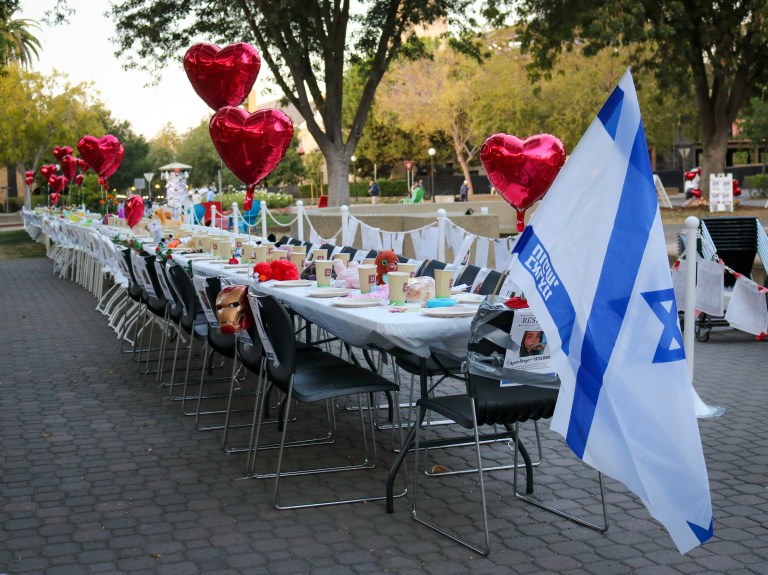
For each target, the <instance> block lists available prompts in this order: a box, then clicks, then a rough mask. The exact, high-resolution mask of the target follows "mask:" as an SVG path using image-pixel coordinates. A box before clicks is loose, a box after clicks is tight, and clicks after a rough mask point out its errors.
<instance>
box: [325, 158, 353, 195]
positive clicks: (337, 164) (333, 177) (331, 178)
mask: <svg viewBox="0 0 768 575" xmlns="http://www.w3.org/2000/svg"><path fill="white" fill-rule="evenodd" d="M323 156H324V157H325V162H326V166H327V168H328V206H334V207H338V206H347V205H349V158H350V156H349V155H348V154H347V153H346V152H345V150H344V147H342V146H340V147H338V148H337V147H336V146H328V147H327V148H326V149H324V150H323Z"/></svg>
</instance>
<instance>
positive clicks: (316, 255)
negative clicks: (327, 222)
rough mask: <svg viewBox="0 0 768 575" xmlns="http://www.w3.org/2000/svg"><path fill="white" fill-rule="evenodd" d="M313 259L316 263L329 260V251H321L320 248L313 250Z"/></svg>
mask: <svg viewBox="0 0 768 575" xmlns="http://www.w3.org/2000/svg"><path fill="white" fill-rule="evenodd" d="M312 259H313V260H315V261H319V260H327V259H328V250H324V249H323V250H321V249H320V248H317V249H314V250H312Z"/></svg>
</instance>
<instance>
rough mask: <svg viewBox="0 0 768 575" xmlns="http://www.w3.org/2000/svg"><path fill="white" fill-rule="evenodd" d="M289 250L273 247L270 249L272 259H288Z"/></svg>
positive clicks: (289, 256) (289, 255)
mask: <svg viewBox="0 0 768 575" xmlns="http://www.w3.org/2000/svg"><path fill="white" fill-rule="evenodd" d="M290 258H291V252H290V250H287V249H285V248H275V249H274V250H272V260H273V261H274V260H287V261H290Z"/></svg>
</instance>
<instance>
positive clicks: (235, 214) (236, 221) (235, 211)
mask: <svg viewBox="0 0 768 575" xmlns="http://www.w3.org/2000/svg"><path fill="white" fill-rule="evenodd" d="M232 227H233V228H234V230H235V233H236V234H239V233H240V209H239V208H238V207H237V202H232Z"/></svg>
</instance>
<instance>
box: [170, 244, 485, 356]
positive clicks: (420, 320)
mask: <svg viewBox="0 0 768 575" xmlns="http://www.w3.org/2000/svg"><path fill="white" fill-rule="evenodd" d="M212 257H213V256H211V258H204V259H203V260H200V259H195V256H193V257H192V271H193V273H195V274H199V275H205V276H218V277H222V278H228V279H232V280H235V281H238V283H246V282H247V283H249V284H250V285H252V286H253V287H254V289H255V290H256V291H258V292H259V293H263V294H268V295H272V296H274V297H275V298H276V299H278V300H279V301H280V302H281V303H283V304H285V305H287V306H288V307H290V308H291V309H292V310H293V311H295V312H296V313H298V314H299V315H301V316H302V317H304V318H306V319H307V320H308V321H310V322H311V323H313V324H315V325H317V326H319V327H321V328H323V329H324V330H326V331H327V332H329V333H331V334H333V335H334V336H336V337H338V338H340V339H342V340H343V341H345V342H347V343H349V344H350V345H353V346H355V347H361V348H365V347H376V348H379V349H384V350H386V349H392V348H395V347H399V348H401V349H404V350H406V351H409V352H411V353H414V354H416V355H418V356H419V357H422V358H427V357H429V356H430V353H431V352H433V351H439V352H441V353H447V354H448V355H451V356H454V357H456V358H461V357H464V356H465V355H466V348H467V338H468V335H469V327H470V323H471V321H472V317H471V316H468V317H451V318H442V317H439V318H438V317H430V316H427V315H424V314H423V313H421V311H420V307H419V306H418V304H406V305H399V306H394V307H393V306H390V305H389V304H387V303H385V304H384V305H381V306H377V307H361V308H342V307H336V306H334V305H333V302H334V301H335V299H332V298H315V297H310V295H309V294H311V293H312V292H314V291H316V290H317V289H318V288H316V287H315V285H314V284H313V285H312V286H309V287H276V282H274V281H268V282H263V283H260V282H257V281H256V280H254V279H253V278H251V276H250V274H247V273H238V272H245V271H246V270H245V269H242V268H237V267H235V266H232V267H230V266H226V265H222V263H218V262H212V261H205V260H210V259H212ZM174 259H175V260H176V261H177V262H178V263H179V264H181V265H187V262H189V261H190V258H188V257H187V256H185V255H183V254H179V255H176V256H174ZM352 293H359V292H354V291H353V292H352ZM474 307H476V306H473V307H472V309H474ZM402 309H405V310H406V311H399V310H402Z"/></svg>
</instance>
